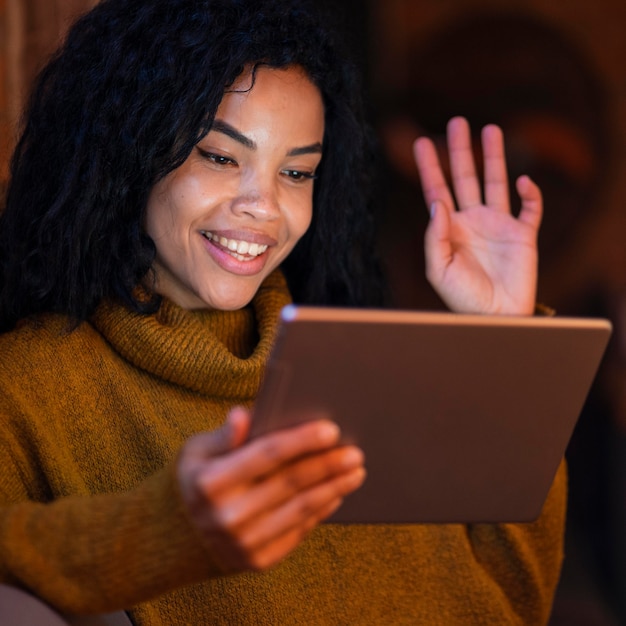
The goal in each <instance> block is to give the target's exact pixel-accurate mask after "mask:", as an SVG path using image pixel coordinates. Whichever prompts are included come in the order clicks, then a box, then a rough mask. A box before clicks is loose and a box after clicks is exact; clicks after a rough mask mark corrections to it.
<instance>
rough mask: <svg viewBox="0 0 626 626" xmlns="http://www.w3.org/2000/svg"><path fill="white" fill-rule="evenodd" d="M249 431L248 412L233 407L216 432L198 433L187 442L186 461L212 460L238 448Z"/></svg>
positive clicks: (241, 408)
mask: <svg viewBox="0 0 626 626" xmlns="http://www.w3.org/2000/svg"><path fill="white" fill-rule="evenodd" d="M249 429H250V412H249V411H248V410H247V409H245V408H243V407H234V408H233V409H231V411H230V412H229V413H228V415H227V416H226V422H225V423H224V425H223V426H222V427H221V428H218V429H217V430H214V431H211V432H206V433H199V434H198V435H195V436H194V437H192V438H191V439H189V441H188V442H187V445H186V446H185V456H186V457H187V458H188V459H192V458H194V457H195V458H196V459H204V458H212V457H215V456H218V455H220V454H225V453H226V452H229V451H231V450H233V449H234V448H236V447H238V446H240V445H241V444H242V443H243V442H244V441H245V438H246V436H247V434H248V431H249Z"/></svg>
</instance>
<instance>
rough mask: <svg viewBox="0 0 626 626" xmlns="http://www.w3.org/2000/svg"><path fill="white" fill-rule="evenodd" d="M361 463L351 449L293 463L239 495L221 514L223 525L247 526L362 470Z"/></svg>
mask: <svg viewBox="0 0 626 626" xmlns="http://www.w3.org/2000/svg"><path fill="white" fill-rule="evenodd" d="M363 462H364V456H363V452H362V451H361V450H360V449H359V448H356V447H354V446H345V447H342V448H336V449H334V450H330V451H328V452H326V453H322V454H316V455H314V456H310V457H306V458H304V459H301V460H299V461H296V462H295V463H293V464H291V465H288V466H286V467H284V468H283V469H282V470H281V471H279V472H278V473H276V474H274V475H272V476H269V477H268V478H267V479H266V480H263V481H261V482H259V483H258V484H257V485H255V486H254V487H252V488H251V489H250V490H249V491H247V492H246V493H241V494H238V496H237V497H236V498H235V499H233V500H232V501H231V502H230V503H229V505H228V509H227V510H225V511H224V518H223V520H224V523H225V525H228V526H235V525H237V524H240V523H246V521H247V520H249V519H252V518H254V517H256V516H259V515H261V514H263V513H264V512H266V511H269V510H272V509H275V508H277V507H279V506H281V505H282V504H284V503H285V502H287V501H288V500H291V499H292V498H294V497H296V496H298V495H299V494H301V493H303V492H305V491H306V490H307V489H311V488H313V487H314V486H315V485H317V484H321V483H324V482H328V481H332V480H334V479H335V478H338V477H341V476H342V475H344V474H346V472H350V471H352V470H353V469H355V468H358V467H362V466H363Z"/></svg>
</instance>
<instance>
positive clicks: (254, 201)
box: [232, 181, 280, 220]
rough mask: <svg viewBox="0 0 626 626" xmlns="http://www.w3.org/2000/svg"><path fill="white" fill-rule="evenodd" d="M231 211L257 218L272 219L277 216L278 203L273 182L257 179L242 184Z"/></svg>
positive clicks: (278, 210) (278, 211)
mask: <svg viewBox="0 0 626 626" xmlns="http://www.w3.org/2000/svg"><path fill="white" fill-rule="evenodd" d="M232 210H233V213H235V214H236V215H242V216H243V215H248V216H250V217H252V218H254V219H257V220H272V219H275V218H276V217H278V215H279V213H280V205H279V202H278V194H277V190H276V187H275V185H274V184H272V183H270V182H268V183H265V184H260V182H259V181H255V182H251V184H245V185H242V186H241V188H240V189H239V194H238V195H237V197H236V198H235V199H234V201H233V204H232Z"/></svg>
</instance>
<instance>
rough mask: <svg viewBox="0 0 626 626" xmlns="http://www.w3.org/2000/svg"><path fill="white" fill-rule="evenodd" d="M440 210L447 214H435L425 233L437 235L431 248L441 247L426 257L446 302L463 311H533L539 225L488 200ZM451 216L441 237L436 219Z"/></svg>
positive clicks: (517, 312)
mask: <svg viewBox="0 0 626 626" xmlns="http://www.w3.org/2000/svg"><path fill="white" fill-rule="evenodd" d="M438 211H440V212H441V213H444V212H446V213H447V215H445V214H444V215H435V216H434V218H433V222H432V223H431V226H429V230H430V229H432V230H433V231H434V232H433V233H431V232H428V233H427V235H426V237H427V239H428V238H429V237H434V238H435V239H436V241H435V242H433V244H431V245H430V246H429V245H428V243H427V249H431V248H436V249H437V251H436V252H433V253H432V254H431V255H429V257H430V258H428V257H427V276H428V279H429V280H430V282H431V283H432V284H433V285H435V286H436V288H437V290H438V292H439V294H440V296H441V297H442V298H443V300H444V302H446V304H447V305H448V306H449V307H450V308H451V309H452V310H454V311H457V312H460V313H492V314H494V313H505V314H521V313H530V312H532V310H533V308H534V300H535V294H534V291H535V289H534V276H535V274H536V271H537V248H536V236H537V231H536V229H534V228H533V227H532V226H530V225H528V224H526V223H524V222H521V221H519V220H518V219H516V218H514V217H513V216H512V215H510V214H507V213H502V212H498V211H494V210H493V209H491V208H489V207H486V206H484V205H478V206H473V207H470V208H468V209H466V210H464V211H450V212H447V211H446V209H445V208H444V207H441V206H440V207H438ZM446 219H447V220H449V228H448V229H447V232H448V234H447V236H444V238H443V239H439V238H438V231H437V228H438V227H439V226H440V224H439V223H437V220H441V221H445V220H446ZM443 228H444V229H445V228H446V225H445V224H444V225H443ZM429 243H430V242H429ZM529 282H530V283H532V284H531V285H529Z"/></svg>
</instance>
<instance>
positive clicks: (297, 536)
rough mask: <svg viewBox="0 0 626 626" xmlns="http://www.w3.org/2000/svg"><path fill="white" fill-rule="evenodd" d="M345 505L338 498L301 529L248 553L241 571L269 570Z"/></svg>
mask: <svg viewBox="0 0 626 626" xmlns="http://www.w3.org/2000/svg"><path fill="white" fill-rule="evenodd" d="M342 503H343V499H342V498H337V499H335V500H333V501H332V502H329V503H328V504H327V505H325V506H324V507H322V508H321V509H320V510H319V511H317V512H316V513H315V515H312V516H311V517H309V518H308V519H307V520H306V521H305V522H304V523H303V524H302V525H301V526H300V527H297V528H292V529H291V530H290V531H289V532H286V533H284V534H282V535H280V536H279V537H276V538H275V539H273V540H272V541H268V542H266V543H265V544H264V545H262V546H260V547H257V548H255V549H254V550H252V551H249V552H247V554H246V558H245V559H243V560H240V561H241V562H240V566H239V569H252V570H257V571H261V570H264V569H268V568H270V567H272V566H274V565H276V564H277V563H279V562H280V561H282V560H283V559H284V558H285V557H286V556H288V555H289V554H290V553H291V552H293V550H294V549H295V548H297V547H298V545H300V543H302V541H303V539H304V538H305V537H306V536H307V535H308V534H309V533H310V532H311V531H312V530H313V529H314V528H315V527H316V526H317V525H318V524H319V523H320V522H322V521H323V520H325V519H327V518H328V517H330V516H331V515H332V514H333V513H334V512H335V511H336V510H337V509H338V508H339V507H340V506H341V504H342Z"/></svg>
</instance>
